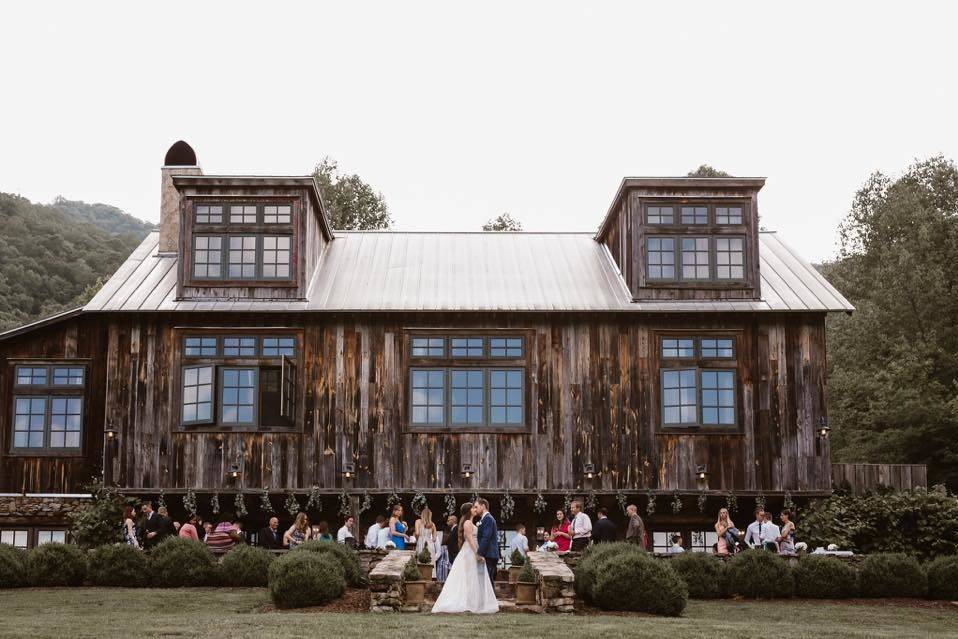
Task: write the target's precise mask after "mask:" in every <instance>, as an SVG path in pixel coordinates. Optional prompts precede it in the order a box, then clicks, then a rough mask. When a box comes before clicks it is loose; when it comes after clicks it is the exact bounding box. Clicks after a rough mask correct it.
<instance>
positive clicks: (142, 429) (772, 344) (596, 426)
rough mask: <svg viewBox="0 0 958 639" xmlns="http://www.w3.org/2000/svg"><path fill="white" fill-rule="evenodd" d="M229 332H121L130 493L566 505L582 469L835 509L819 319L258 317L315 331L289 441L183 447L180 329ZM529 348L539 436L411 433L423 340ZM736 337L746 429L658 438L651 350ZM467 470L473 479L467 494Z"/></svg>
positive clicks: (123, 447)
mask: <svg viewBox="0 0 958 639" xmlns="http://www.w3.org/2000/svg"><path fill="white" fill-rule="evenodd" d="M236 319H237V318H235V317H230V316H209V315H207V316H204V317H187V316H184V315H178V316H176V317H175V318H174V317H172V316H164V315H149V316H137V315H113V316H110V317H109V318H106V317H104V318H103V321H104V322H108V324H109V329H108V330H109V339H108V344H107V348H106V351H105V352H106V357H107V358H108V369H109V374H108V376H107V379H106V386H105V391H106V394H107V401H106V405H107V410H106V414H105V418H104V419H105V423H106V425H108V426H112V427H114V428H116V429H117V430H118V431H119V433H120V437H119V439H120V441H119V444H120V446H119V451H118V453H117V455H116V459H115V465H114V468H113V469H112V470H113V476H114V478H115V479H116V481H117V482H118V483H120V484H121V485H123V486H127V487H132V488H160V487H162V488H169V489H176V488H187V487H194V488H198V489H199V488H221V487H225V472H226V468H227V467H228V466H229V464H230V463H232V462H234V461H236V460H240V459H241V460H242V462H243V476H242V479H241V483H242V486H241V487H245V488H247V489H257V488H264V487H268V488H270V489H276V490H279V489H286V488H294V489H299V490H303V489H308V488H309V487H310V486H312V485H318V486H320V487H322V488H325V489H333V488H336V487H338V486H341V482H342V480H341V478H340V477H339V475H338V472H337V469H338V468H340V467H341V463H342V462H344V461H353V462H355V463H356V470H357V477H356V479H355V481H354V483H353V486H354V487H355V488H371V489H383V490H392V489H396V490H409V489H414V488H422V489H442V488H446V487H449V486H451V487H454V488H463V489H464V490H471V489H473V488H475V489H479V490H501V489H506V488H509V489H512V490H517V491H518V490H543V491H559V490H566V489H578V488H582V487H583V480H582V466H583V464H585V463H594V464H596V466H597V468H598V469H599V471H600V472H601V475H600V477H599V478H598V480H597V481H596V482H595V483H594V484H593V487H594V488H596V489H597V490H615V489H627V490H633V491H634V490H645V489H653V490H669V491H671V490H680V491H687V492H691V491H694V490H695V488H696V487H695V481H694V477H693V472H694V469H695V466H696V465H697V464H706V465H707V466H708V468H709V474H710V485H709V488H710V489H711V490H735V491H741V492H749V491H755V492H760V491H764V492H770V493H771V492H776V491H786V490H788V491H794V492H798V491H813V492H827V491H828V490H829V488H830V486H831V475H830V469H829V464H828V450H827V442H825V443H819V442H818V441H817V440H816V437H815V433H814V426H815V424H816V423H817V421H818V419H819V418H820V417H821V416H822V415H823V414H824V406H825V350H824V349H825V344H824V340H825V335H824V317H823V316H822V315H820V314H819V315H802V316H798V315H789V316H785V315H745V316H743V315H738V316H735V315H727V316H726V315H722V316H719V315H715V316H704V315H696V316H661V315H660V316H643V317H639V316H611V315H610V316H598V315H588V316H585V315H567V316H558V315H555V316H553V315H550V316H542V315H539V316H520V315H514V316H502V317H495V316H491V315H490V316H483V317H481V318H477V317H476V316H475V315H468V316H463V315H442V316H440V315H428V316H426V315H424V316H392V315H386V314H384V315H382V316H372V315H364V316H323V315H311V316H306V317H303V316H298V317H281V316H277V315H269V316H262V317H257V316H244V318H243V324H244V325H249V326H256V325H268V326H273V327H276V326H289V327H291V328H301V329H303V331H304V345H305V352H304V355H303V360H304V361H303V365H302V367H301V379H305V380H306V386H305V388H303V389H301V390H302V391H303V392H302V393H301V397H300V401H301V402H302V414H303V415H304V419H303V420H302V423H301V424H298V425H297V426H298V428H297V430H296V431H294V432H289V433H195V432H194V433H191V432H183V431H182V430H181V429H180V428H179V426H178V423H177V411H176V409H175V408H174V407H173V406H172V401H171V398H172V396H173V384H174V383H175V382H176V380H178V378H179V373H178V372H177V371H175V370H172V368H173V365H172V362H173V348H174V338H173V333H174V331H173V326H174V325H176V326H179V327H183V326H188V325H190V324H195V325H197V326H207V327H208V326H216V325H223V326H236V325H237V321H236ZM427 327H455V328H470V329H481V328H484V327H486V328H496V329H500V328H512V329H523V330H529V331H531V332H532V334H533V335H534V343H532V344H529V348H530V349H531V352H530V364H529V365H530V371H529V382H530V383H529V388H528V394H527V402H528V403H529V406H530V407H531V411H530V413H531V415H532V423H531V424H530V428H529V429H528V431H526V432H522V433H517V434H501V433H449V434H446V433H443V434H434V433H428V434H422V433H407V432H405V430H404V423H405V418H406V417H405V412H406V409H405V405H406V389H405V388H404V381H403V380H404V379H405V370H406V366H407V364H406V362H405V360H404V354H403V353H404V350H403V335H404V331H405V330H406V329H409V328H427ZM677 330H681V331H683V332H687V333H688V334H695V333H696V332H697V331H708V330H712V331H714V330H722V331H735V332H736V334H737V335H738V339H739V345H740V346H739V358H738V384H739V388H738V418H739V423H740V424H741V427H740V428H737V429H730V430H729V431H728V432H724V433H719V434H713V433H682V434H676V433H670V432H666V431H663V430H662V429H661V428H659V427H657V423H658V420H659V415H658V412H659V395H658V379H659V371H658V363H657V362H658V360H657V349H656V348H655V342H654V339H655V334H656V332H658V331H673V332H674V331H677ZM463 462H471V463H472V464H473V465H474V466H475V467H476V468H477V469H478V472H477V476H476V477H475V478H474V479H473V480H470V481H468V482H466V481H464V480H463V479H462V478H461V477H460V473H459V471H460V468H461V464H462V463H463Z"/></svg>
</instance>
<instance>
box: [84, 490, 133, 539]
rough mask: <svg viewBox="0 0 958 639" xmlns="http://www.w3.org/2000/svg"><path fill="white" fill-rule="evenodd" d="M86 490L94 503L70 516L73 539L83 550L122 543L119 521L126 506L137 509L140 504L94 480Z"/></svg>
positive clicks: (88, 503) (91, 502)
mask: <svg viewBox="0 0 958 639" xmlns="http://www.w3.org/2000/svg"><path fill="white" fill-rule="evenodd" d="M83 490H84V491H86V492H89V493H90V495H91V496H92V497H93V499H92V500H91V501H90V502H86V503H84V504H82V505H81V506H79V507H78V508H77V509H76V510H74V511H73V512H71V513H70V521H71V524H70V536H71V537H72V538H73V541H75V542H76V543H77V545H79V546H80V547H81V548H95V547H96V546H100V545H102V544H112V543H116V542H120V541H123V528H122V526H121V524H122V522H121V521H120V518H121V517H122V515H123V508H124V507H125V506H128V505H129V506H134V507H135V506H137V504H138V503H139V502H138V501H137V500H136V499H134V498H131V497H124V496H123V495H121V494H119V493H117V492H116V491H115V490H113V489H112V488H109V487H107V486H104V485H103V482H102V481H99V480H94V481H93V483H91V484H90V485H89V486H84V487H83Z"/></svg>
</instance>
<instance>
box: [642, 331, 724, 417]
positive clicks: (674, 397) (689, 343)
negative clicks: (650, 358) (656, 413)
mask: <svg viewBox="0 0 958 639" xmlns="http://www.w3.org/2000/svg"><path fill="white" fill-rule="evenodd" d="M721 360H725V361H721ZM660 362H661V369H660V377H661V391H660V392H661V410H662V425H663V426H672V427H675V426H686V427H688V426H693V427H697V426H712V427H723V426H734V425H735V424H736V423H737V419H736V408H737V406H736V377H737V372H736V369H735V339H734V338H732V337H662V338H660Z"/></svg>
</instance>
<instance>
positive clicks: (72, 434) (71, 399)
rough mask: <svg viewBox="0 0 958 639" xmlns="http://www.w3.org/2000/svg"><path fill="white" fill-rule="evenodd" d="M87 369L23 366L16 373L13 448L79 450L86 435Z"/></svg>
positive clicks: (17, 368)
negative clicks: (85, 395)
mask: <svg viewBox="0 0 958 639" xmlns="http://www.w3.org/2000/svg"><path fill="white" fill-rule="evenodd" d="M85 383H86V368H85V367H84V366H81V365H77V364H51V365H45V364H23V365H18V366H16V368H15V371H14V395H13V415H12V417H13V428H12V443H13V445H12V448H13V450H16V451H22V452H41V451H71V452H73V451H78V450H79V449H80V446H81V438H82V434H83V393H84V386H85Z"/></svg>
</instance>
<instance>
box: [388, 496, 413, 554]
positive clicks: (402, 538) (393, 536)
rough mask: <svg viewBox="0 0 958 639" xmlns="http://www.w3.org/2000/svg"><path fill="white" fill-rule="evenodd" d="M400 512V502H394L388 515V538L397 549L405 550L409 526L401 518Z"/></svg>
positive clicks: (401, 512)
mask: <svg viewBox="0 0 958 639" xmlns="http://www.w3.org/2000/svg"><path fill="white" fill-rule="evenodd" d="M402 514H403V508H402V504H396V505H395V506H393V510H392V515H391V516H390V517H389V538H390V541H392V542H393V545H394V546H395V547H396V549H397V550H405V549H406V541H407V540H408V539H409V535H407V534H406V531H407V530H409V526H407V525H406V522H404V521H403V520H402Z"/></svg>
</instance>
